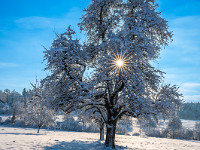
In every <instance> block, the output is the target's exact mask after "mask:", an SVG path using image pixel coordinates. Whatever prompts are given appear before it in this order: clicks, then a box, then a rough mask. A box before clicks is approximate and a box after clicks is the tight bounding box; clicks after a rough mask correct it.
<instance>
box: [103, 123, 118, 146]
mask: <svg viewBox="0 0 200 150" xmlns="http://www.w3.org/2000/svg"><path fill="white" fill-rule="evenodd" d="M106 128H107V133H106V141H105V145H106V147H111V148H112V149H115V131H116V123H114V122H113V123H110V124H108V125H107V126H106Z"/></svg>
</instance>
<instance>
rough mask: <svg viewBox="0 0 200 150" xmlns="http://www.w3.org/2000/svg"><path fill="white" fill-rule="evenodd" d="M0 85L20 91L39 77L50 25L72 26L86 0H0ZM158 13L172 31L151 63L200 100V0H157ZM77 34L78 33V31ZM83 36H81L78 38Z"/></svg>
mask: <svg viewBox="0 0 200 150" xmlns="http://www.w3.org/2000/svg"><path fill="white" fill-rule="evenodd" d="M0 2H1V5H0V90H3V89H5V88H8V89H11V90H13V89H15V90H17V91H18V92H21V91H22V89H23V88H30V83H31V82H32V83H33V82H35V78H36V76H37V78H39V79H42V78H44V77H45V75H46V73H45V72H44V71H43V69H44V67H45V64H42V60H43V51H44V49H43V47H42V46H45V47H47V48H49V47H50V46H51V43H52V41H53V39H54V38H55V35H54V31H56V32H58V33H62V32H63V31H64V30H65V29H66V27H67V26H68V25H70V24H71V25H72V28H73V29H75V30H76V31H78V27H77V26H76V25H77V23H78V22H79V18H80V17H81V15H82V14H83V12H82V10H83V8H85V7H86V6H87V4H88V3H89V0H73V1H70V0H56V1H55V0H34V1H27V0H0ZM157 3H158V4H159V8H158V10H159V11H162V17H164V18H165V19H166V20H168V22H169V26H170V30H171V31H173V33H174V37H173V42H172V43H170V44H169V46H168V47H166V48H165V49H163V51H162V52H161V55H160V58H159V59H158V60H157V61H156V62H155V63H156V66H157V67H158V68H159V69H161V70H163V71H165V72H166V75H165V77H166V79H165V83H172V84H177V85H178V86H180V91H181V92H182V93H183V94H184V98H185V100H186V101H200V28H199V24H200V1H199V0H158V1H157ZM77 37H78V38H81V37H82V35H81V34H78V35H77ZM83 39H84V38H83Z"/></svg>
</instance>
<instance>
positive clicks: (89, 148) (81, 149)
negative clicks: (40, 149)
mask: <svg viewBox="0 0 200 150" xmlns="http://www.w3.org/2000/svg"><path fill="white" fill-rule="evenodd" d="M123 149H127V147H123V146H117V145H116V150H123ZM44 150H112V149H111V148H106V147H105V145H104V143H101V142H100V141H97V142H89V141H84V142H83V141H76V140H73V141H72V142H64V141H62V142H57V144H56V145H53V146H46V147H44Z"/></svg>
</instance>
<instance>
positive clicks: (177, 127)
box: [168, 116, 182, 138]
mask: <svg viewBox="0 0 200 150" xmlns="http://www.w3.org/2000/svg"><path fill="white" fill-rule="evenodd" d="M181 129H182V122H181V120H180V118H179V117H177V116H174V117H172V118H170V119H169V122H168V130H169V133H168V134H169V136H170V137H172V138H176V137H178V136H180V133H181Z"/></svg>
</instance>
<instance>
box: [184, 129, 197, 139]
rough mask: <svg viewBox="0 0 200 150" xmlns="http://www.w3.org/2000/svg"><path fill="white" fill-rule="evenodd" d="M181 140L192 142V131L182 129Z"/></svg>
mask: <svg viewBox="0 0 200 150" xmlns="http://www.w3.org/2000/svg"><path fill="white" fill-rule="evenodd" d="M181 138H183V139H187V140H193V139H194V130H191V129H183V133H182V134H181Z"/></svg>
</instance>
